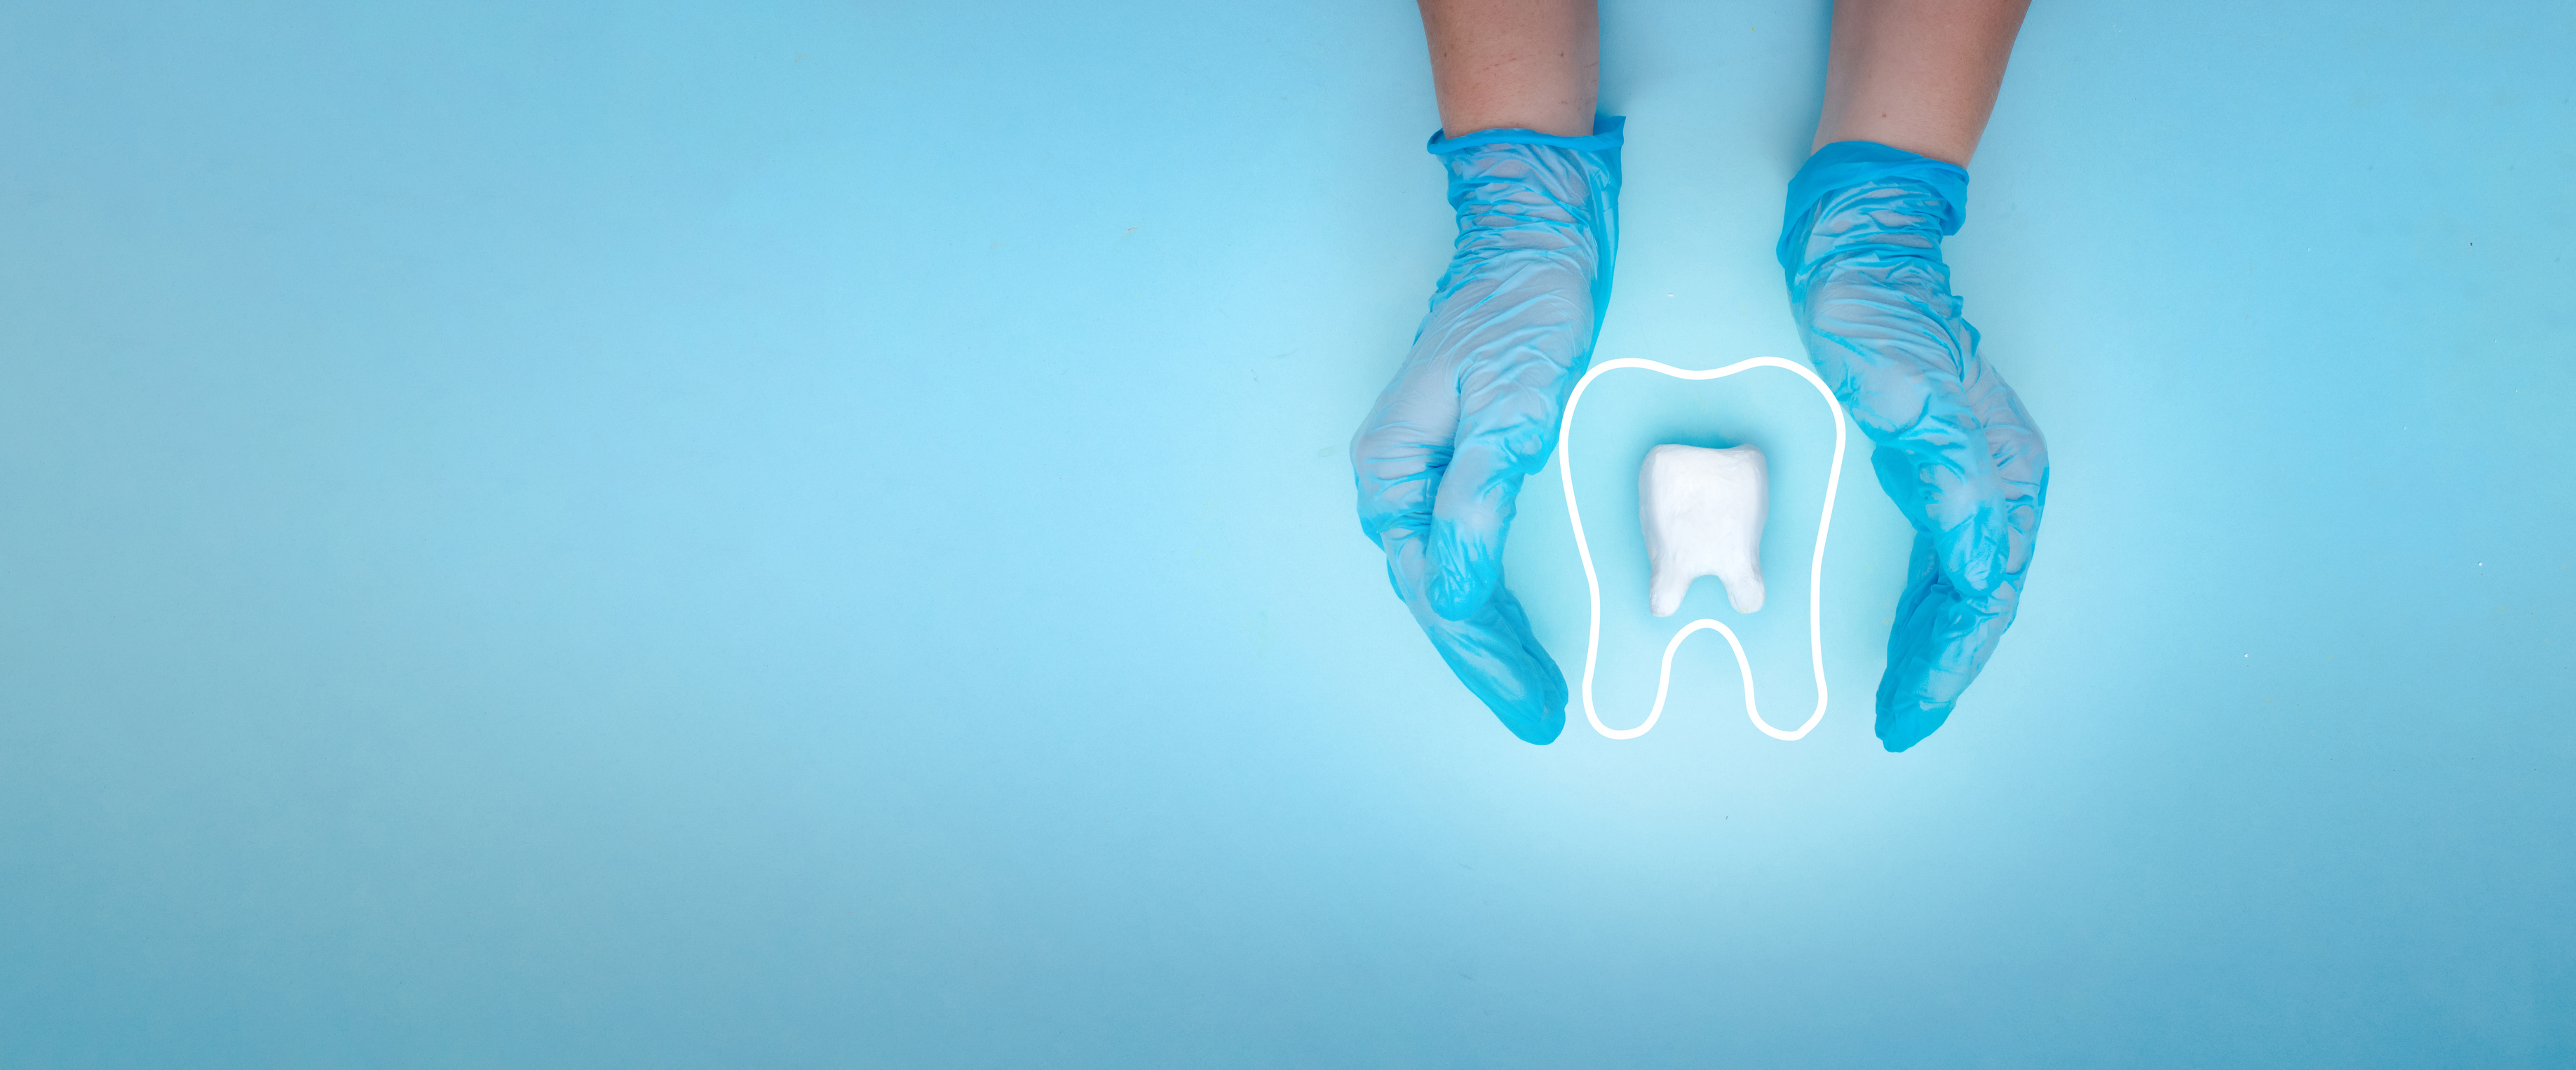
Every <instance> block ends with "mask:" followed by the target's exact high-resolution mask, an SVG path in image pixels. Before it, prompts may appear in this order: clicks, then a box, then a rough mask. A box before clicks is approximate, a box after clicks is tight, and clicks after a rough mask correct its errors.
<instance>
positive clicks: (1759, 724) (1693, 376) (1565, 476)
mask: <svg viewBox="0 0 2576 1070" xmlns="http://www.w3.org/2000/svg"><path fill="white" fill-rule="evenodd" d="M1621 368H1643V369H1645V370H1647V371H1651V372H1656V373H1659V374H1663V375H1669V376H1671V377H1673V378H1675V379H1683V380H1689V381H1693V382H1697V381H1701V380H1707V379H1723V378H1725V377H1727V376H1730V375H1733V374H1735V373H1737V372H1741V371H1749V370H1752V369H1754V368H1785V369H1787V370H1789V371H1792V372H1795V373H1797V375H1798V377H1799V378H1801V379H1804V380H1806V381H1807V385H1809V386H1813V387H1815V388H1816V393H1817V394H1819V395H1821V396H1823V397H1824V399H1825V405H1826V407H1828V408H1830V409H1832V410H1833V414H1834V463H1833V464H1832V466H1830V467H1828V468H1826V469H1825V508H1824V513H1823V515H1822V516H1820V517H1818V518H1817V520H1816V554H1815V557H1814V559H1813V560H1812V561H1811V562H1810V563H1809V564H1808V566H1807V652H1808V655H1809V658H1810V660H1811V661H1813V662H1814V664H1815V669H1816V712H1814V713H1812V714H1809V715H1808V716H1807V723H1805V724H1802V725H1799V726H1798V727H1797V728H1796V729H1795V730H1793V731H1787V732H1783V731H1781V730H1779V729H1777V728H1773V727H1771V722H1769V721H1765V720H1763V719H1762V711H1761V708H1760V707H1758V706H1756V705H1755V704H1754V699H1753V664H1752V662H1750V661H1748V660H1746V659H1745V657H1744V644H1743V643H1742V642H1741V641H1739V640H1737V639H1736V638H1735V632H1734V630H1733V629H1730V628H1728V627H1727V626H1726V625H1724V624H1720V623H1718V622H1717V621H1714V620H1710V619H1708V618H1706V617H1702V618H1700V619H1698V620H1695V621H1692V622H1690V623H1689V624H1686V625H1683V626H1682V630H1680V631H1678V632H1674V633H1673V639H1672V642H1669V643H1666V644H1664V664H1663V668H1662V669H1661V670H1660V671H1659V672H1658V674H1657V676H1656V679H1655V707H1654V709H1652V710H1649V711H1647V713H1646V721H1645V723H1644V724H1640V725H1638V726H1637V727H1635V728H1612V727H1610V726H1608V725H1605V724H1602V723H1601V715H1600V714H1599V713H1598V712H1596V711H1595V710H1594V709H1593V708H1592V672H1593V668H1594V666H1596V665H1597V664H1598V663H1599V660H1600V654H1601V577H1600V576H1599V575H1598V574H1597V573H1595V572H1594V571H1593V569H1592V546H1591V544H1590V543H1589V542H1588V541H1586V540H1585V539H1584V537H1583V511H1582V509H1581V508H1580V507H1578V506H1577V505H1576V504H1575V501H1574V408H1575V406H1576V405H1577V404H1578V403H1580V402H1581V401H1582V400H1583V391H1584V390H1585V389H1586V388H1589V387H1590V386H1591V385H1592V381H1593V380H1594V379H1598V378H1600V377H1601V376H1602V375H1603V374H1604V373H1606V372H1613V371H1617V370H1619V369H1621ZM1843 422H1844V416H1843V403H1842V402H1841V401H1839V400H1836V399H1835V398H1834V392H1833V391H1832V390H1830V389H1827V388H1826V386H1825V381H1824V380H1822V379H1819V378H1816V373H1814V372H1812V371H1809V370H1807V368H1806V367H1805V366H1804V365H1799V364H1792V363H1790V362H1788V361H1785V360H1782V359H1780V358H1778V357H1754V358H1753V359H1751V360H1740V361H1737V362H1735V363H1733V364H1729V365H1727V366H1725V367H1723V368H1713V369H1709V370H1707V371H1684V370H1682V369H1680V368H1676V367H1673V366H1672V365H1670V364H1665V363H1663V362H1661V361H1652V360H1645V359H1641V358H1638V357H1623V358H1621V359H1618V360H1613V361H1605V362H1603V363H1600V364H1596V365H1593V366H1592V370H1590V371H1587V372H1585V373H1583V378H1581V379H1579V380H1576V381H1575V384H1574V391H1573V392H1572V393H1570V394H1568V395H1566V398H1565V415H1564V417H1562V418H1561V419H1560V421H1559V422H1558V424H1557V432H1556V442H1557V461H1556V464H1557V475H1558V476H1559V477H1560V478H1561V479H1562V480H1563V481H1564V485H1565V519H1566V522H1567V523H1568V524H1570V525H1572V526H1573V528H1574V552H1575V554H1576V556H1578V557H1581V558H1582V559H1583V583H1584V586H1586V587H1589V588H1591V592H1592V626H1591V629H1590V631H1589V634H1588V635H1586V637H1585V638H1584V641H1583V717H1584V719H1585V720H1588V721H1590V722H1592V730H1593V731H1595V732H1599V733H1601V734H1602V735H1605V736H1608V737H1610V738H1612V739H1635V738H1637V737H1638V736H1642V735H1645V734H1646V733H1647V732H1648V731H1650V730H1652V729H1653V728H1654V727H1655V722H1656V721H1658V720H1660V719H1662V718H1663V716H1664V698H1665V696H1666V695H1667V694H1669V693H1670V692H1671V690H1672V686H1673V653H1674V652H1675V651H1678V650H1680V649H1681V646H1682V640H1684V639H1688V638H1690V636H1691V633H1693V632H1697V631H1702V630H1713V631H1715V632H1717V634H1719V635H1723V636H1725V637H1726V645H1727V646H1729V647H1732V648H1734V650H1735V668H1736V671H1737V672H1738V673H1739V674H1741V676H1742V678H1743V680H1744V715H1745V716H1746V717H1749V718H1751V719H1752V721H1753V727H1755V728H1759V729H1761V730H1762V732H1763V734H1764V735H1767V736H1770V737H1771V738H1773V739H1788V740H1794V739H1800V738H1803V737H1805V736H1806V734H1807V733H1808V732H1810V731H1813V730H1814V729H1815V727H1816V725H1817V723H1818V722H1821V721H1823V720H1824V719H1825V642H1824V619H1825V618H1824V612H1825V606H1824V602H1825V599H1824V595H1825V535H1826V533H1827V532H1829V531H1831V530H1832V528H1833V524H1834V492H1835V491H1836V490H1838V489H1840V488H1841V486H1842V477H1843V446H1844V444H1845V441H1846V439H1847V438H1848V433H1847V432H1846V431H1845V430H1844V428H1843Z"/></svg>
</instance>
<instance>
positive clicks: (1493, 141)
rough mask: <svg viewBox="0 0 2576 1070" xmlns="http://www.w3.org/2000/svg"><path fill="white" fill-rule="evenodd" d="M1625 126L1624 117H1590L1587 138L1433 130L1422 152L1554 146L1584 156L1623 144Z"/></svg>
mask: <svg viewBox="0 0 2576 1070" xmlns="http://www.w3.org/2000/svg"><path fill="white" fill-rule="evenodd" d="M1627 126H1628V117H1627V116H1624V115H1595V116H1593V117H1592V133H1591V134H1590V135H1589V136H1586V137H1564V136H1561V135H1557V134H1542V133H1539V132H1538V131H1536V130H1523V129H1520V128H1518V127H1512V128H1509V129H1498V130H1479V131H1476V132H1475V133H1472V134H1463V135H1460V136H1458V137H1443V136H1442V134H1443V131H1439V130H1434V131H1432V132H1431V141H1430V143H1429V144H1426V145H1424V146H1423V148H1425V149H1428V150H1430V152H1431V154H1432V155H1434V156H1446V155H1448V154H1449V153H1453V152H1456V151H1458V150H1460V149H1468V148H1474V147H1475V146H1478V145H1555V146H1557V147H1559V148H1567V149H1574V150H1577V151H1583V152H1599V151H1601V150H1604V149H1615V148H1618V147H1619V146H1620V145H1622V144H1625V143H1626V142H1627V135H1626V133H1625V130H1626V129H1627Z"/></svg>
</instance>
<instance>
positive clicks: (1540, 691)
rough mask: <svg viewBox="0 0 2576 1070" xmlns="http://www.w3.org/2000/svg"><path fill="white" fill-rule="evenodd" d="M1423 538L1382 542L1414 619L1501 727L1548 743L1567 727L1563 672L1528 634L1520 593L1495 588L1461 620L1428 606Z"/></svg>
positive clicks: (1402, 537)
mask: <svg viewBox="0 0 2576 1070" xmlns="http://www.w3.org/2000/svg"><path fill="white" fill-rule="evenodd" d="M1423 543H1424V540H1422V539H1420V538H1416V537H1412V536H1409V535H1402V534H1392V533H1391V534H1390V535H1389V537H1388V539H1387V542H1386V555H1387V574H1388V577H1389V578H1390V579H1392V580H1394V582H1395V587H1396V593H1397V594H1399V595H1401V596H1403V598H1404V604H1405V606H1406V607H1408V608H1409V609H1411V610H1412V611H1413V620H1414V623H1416V624H1418V625H1420V626H1421V627H1422V632H1423V634H1424V635H1426V636H1429V637H1430V639H1431V646H1432V649H1434V650H1437V651H1439V652H1440V660H1442V661H1444V662H1447V663H1448V664H1449V671H1450V672H1452V673H1455V674H1457V676H1458V682H1459V683H1462V684H1465V685H1467V690H1468V691H1469V692H1471V693H1473V694H1474V695H1475V696H1476V697H1477V698H1478V699H1480V700H1482V701H1483V702H1484V703H1485V708H1486V709H1489V710H1492V711H1493V714H1494V717H1495V718H1496V719H1498V720H1500V721H1502V722H1503V727H1505V728H1507V729H1510V730H1511V733H1512V734H1513V735H1515V736H1518V737H1520V738H1521V739H1523V740H1525V741H1527V742H1530V743H1536V744H1546V743H1549V742H1553V741H1554V740H1555V739H1556V737H1557V735H1558V734H1559V733H1562V732H1564V731H1565V699H1566V687H1565V674H1564V673H1563V672H1562V671H1560V670H1558V668H1557V666H1556V659H1555V658H1553V657H1551V656H1549V655H1548V652H1547V649H1546V648H1545V647H1542V646H1540V645H1539V642H1538V637H1537V636H1536V635H1534V634H1532V633H1531V631H1530V625H1529V617H1528V616H1527V615H1526V614H1524V613H1523V612H1522V611H1521V604H1520V600H1519V599H1517V598H1514V597H1512V593H1511V592H1510V591H1508V590H1497V591H1496V592H1495V593H1494V595H1493V597H1491V598H1488V599H1486V600H1485V603H1484V605H1482V606H1480V607H1478V608H1477V610H1476V611H1475V612H1474V613H1472V614H1469V615H1468V616H1466V617H1465V618H1463V619H1457V620H1452V619H1450V618H1448V617H1444V616H1442V615H1440V614H1439V613H1437V612H1434V611H1432V610H1431V609H1430V608H1429V606H1430V599H1429V597H1428V595H1427V594H1426V592H1425V591H1424V589H1423V588H1424V584H1425V583H1426V582H1427V580H1428V578H1429V576H1430V574H1431V568H1430V564H1429V561H1428V560H1427V558H1426V557H1425V555H1424V552H1423V551H1424V545H1423Z"/></svg>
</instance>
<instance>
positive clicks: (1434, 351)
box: [1351, 118, 1621, 743]
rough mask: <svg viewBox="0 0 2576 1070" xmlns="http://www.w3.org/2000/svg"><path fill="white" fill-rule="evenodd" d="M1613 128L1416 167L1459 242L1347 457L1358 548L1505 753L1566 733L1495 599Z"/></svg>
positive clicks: (1513, 616) (1596, 214) (1570, 337)
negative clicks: (1431, 178) (1496, 733)
mask: <svg viewBox="0 0 2576 1070" xmlns="http://www.w3.org/2000/svg"><path fill="white" fill-rule="evenodd" d="M1620 125H1621V120H1619V119H1616V118H1609V119H1604V120H1602V121H1601V122H1600V124H1599V125H1598V126H1596V128H1595V130H1594V132H1593V134H1592V135H1591V136H1590V137H1584V138H1566V137H1554V136H1551V135H1546V134H1538V133H1534V132H1532V131H1527V130H1487V131H1481V132H1478V133H1475V134H1470V135H1467V136H1465V137H1461V138H1456V139H1451V140H1446V141H1443V140H1441V139H1439V138H1437V137H1435V138H1434V139H1433V141H1432V145H1431V151H1432V152H1434V153H1437V154H1439V155H1440V157H1441V160H1442V162H1443V163H1444V164H1446V165H1447V167H1448V170H1449V203H1450V205H1451V206H1452V207H1454V208H1455V209H1456V210H1457V213H1458V242H1457V247H1456V251H1455V252H1454V253H1453V254H1452V256H1451V259H1450V262H1449V270H1448V271H1447V272H1446V273H1445V274H1443V275H1442V276H1441V278H1440V284H1439V288H1438V291H1437V292H1436V293H1435V294H1434V295H1433V297H1432V299H1431V309H1430V312H1429V314H1428V315H1426V316H1424V317H1423V320H1422V328H1421V330H1420V331H1418V332H1417V333H1416V334H1415V336H1414V342H1413V349H1412V351H1411V352H1410V353H1408V354H1406V356H1405V359H1404V363H1403V365H1402V366H1401V367H1399V368H1398V369H1397V370H1396V374H1395V381H1394V382H1393V383H1391V384H1389V385H1388V386H1387V388H1386V391H1385V393H1383V394H1381V395H1379V397H1378V400H1377V405H1376V406H1375V407H1374V408H1372V409H1371V410H1370V411H1369V415H1368V418H1367V419H1366V420H1365V421H1363V422H1362V423H1361V425H1360V429H1359V433H1358V434H1357V435H1356V436H1355V437H1354V438H1353V439H1352V441H1351V467H1352V473H1353V475H1354V477H1355V479H1356V481H1357V483H1358V489H1359V514H1360V530H1361V531H1363V532H1365V533H1366V534H1367V535H1368V537H1369V539H1370V540H1371V541H1373V542H1375V543H1376V544H1377V545H1378V547H1379V548H1380V549H1381V550H1383V551H1385V553H1386V568H1387V578H1388V580H1389V581H1391V582H1392V583H1393V584H1394V586H1395V593H1396V596H1397V597H1399V598H1402V599H1403V600H1404V604H1405V606H1406V608H1408V609H1410V610H1412V612H1413V619H1414V621H1415V622H1416V623H1417V624H1420V625H1421V627H1422V630H1423V633H1424V634H1425V635H1428V636H1429V637H1430V638H1431V645H1432V647H1433V648H1434V649H1436V650H1438V651H1439V652H1440V657H1441V659H1442V660H1444V661H1446V662H1448V663H1449V668H1450V670H1451V671H1452V672H1455V673H1457V674H1458V679H1459V682H1461V683H1464V684H1466V685H1467V689H1468V690H1469V691H1471V692H1474V693H1475V695H1476V697H1477V698H1479V699H1482V700H1484V703H1485V705H1486V706H1487V707H1488V708H1490V709H1492V710H1493V712H1494V716H1496V717H1498V718H1500V719H1501V720H1502V722H1503V725H1504V727H1506V728H1509V729H1511V732H1512V734H1513V735H1516V736H1519V737H1520V738H1521V739H1524V740H1527V741H1529V742H1531V743H1547V742H1550V741H1552V740H1554V739H1555V738H1556V737H1557V734H1558V733H1560V732H1562V731H1564V730H1565V700H1566V686H1565V674H1564V673H1562V672H1560V671H1558V669H1557V666H1556V660H1555V659H1554V658H1552V657H1550V656H1549V655H1548V653H1547V651H1546V649H1544V648H1543V647H1541V646H1540V645H1539V642H1538V638H1537V637H1536V636H1534V635H1532V634H1531V632H1530V626H1529V618H1528V617H1527V616H1526V615H1525V614H1523V613H1522V612H1521V605H1520V600H1519V599H1517V598H1514V597H1513V596H1512V593H1511V591H1510V590H1509V589H1508V588H1506V587H1505V586H1504V584H1503V540H1504V537H1505V536H1506V535H1508V534H1509V533H1510V530H1511V522H1512V514H1513V511H1514V507H1515V501H1516V499H1517V498H1518V496H1519V493H1520V486H1521V481H1522V480H1523V479H1524V478H1526V477H1528V476H1529V475H1531V474H1532V473H1535V472H1537V471H1538V470H1539V469H1540V468H1541V467H1543V466H1545V465H1546V464H1547V458H1548V455H1549V454H1550V453H1552V452H1554V451H1555V449H1556V433H1557V417H1558V414H1559V413H1561V412H1562V411H1563V410H1564V406H1565V395H1566V393H1567V392H1568V391H1570V390H1572V389H1573V388H1574V383H1575V380H1576V379H1578V378H1580V377H1581V376H1582V374H1583V370H1584V368H1585V366H1586V365H1587V364H1588V363H1589V362H1590V360H1591V356H1592V343H1593V339H1594V338H1595V337H1596V336H1597V335H1598V334H1599V333H1600V316H1601V311H1602V309H1603V308H1604V307H1605V306H1606V305H1607V304H1608V302H1609V297H1610V269H1611V264H1612V261H1613V259H1614V257H1615V254H1616V241H1617V224H1616V204H1617V197H1618V189H1619V153H1618V147H1619V144H1620Z"/></svg>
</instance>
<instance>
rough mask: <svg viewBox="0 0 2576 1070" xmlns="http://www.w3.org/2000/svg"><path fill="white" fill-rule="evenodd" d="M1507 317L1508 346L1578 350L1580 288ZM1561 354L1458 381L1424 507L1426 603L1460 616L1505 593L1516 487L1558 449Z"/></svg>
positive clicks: (1567, 383) (1563, 385)
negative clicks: (1512, 329) (1446, 448)
mask: <svg viewBox="0 0 2576 1070" xmlns="http://www.w3.org/2000/svg"><path fill="white" fill-rule="evenodd" d="M1532 303H1533V304H1540V303H1543V304H1544V305H1546V306H1547V307H1545V308H1540V309H1524V310H1523V312H1522V314H1521V315H1519V316H1517V317H1515V319H1516V320H1518V322H1519V323H1520V324H1521V327H1520V328H1519V329H1518V331H1517V332H1516V335H1517V336H1516V337H1515V338H1514V339H1512V343H1513V344H1517V345H1523V346H1527V347H1529V348H1530V349H1531V350H1533V351H1534V353H1536V354H1546V355H1549V356H1551V357H1553V355H1555V354H1570V353H1576V352H1579V351H1580V350H1579V348H1578V347H1576V346H1573V345H1569V344H1567V343H1566V340H1565V338H1564V337H1562V336H1564V335H1568V334H1571V333H1573V332H1576V331H1589V330H1590V329H1591V312H1590V309H1589V307H1588V304H1587V302H1585V301H1584V300H1583V298H1582V295H1581V292H1580V291H1576V292H1574V293H1572V294H1568V293H1565V292H1562V291H1558V292H1552V293H1550V294H1548V295H1547V296H1546V297H1544V298H1543V299H1541V300H1540V301H1537V302H1532ZM1566 359H1567V358H1565V357H1554V359H1544V358H1539V357H1533V359H1525V360H1512V361H1498V362H1494V363H1490V364H1479V365H1477V366H1475V367H1474V368H1473V369H1471V371H1470V372H1469V374H1468V375H1467V376H1466V378H1465V381H1463V382H1461V383H1460V384H1459V388H1460V389H1459V401H1458V438H1457V445H1456V449H1455V450H1454V452H1453V454H1452V456H1451V457H1450V461H1449V470H1448V472H1447V473H1446V474H1445V475H1444V476H1443V477H1442V478H1441V481H1440V492H1439V494H1438V496H1437V498H1436V499H1435V500H1434V502H1433V504H1432V512H1431V545H1430V548H1429V552H1430V555H1431V563H1432V566H1433V571H1432V575H1431V582H1430V595H1431V605H1432V608H1433V609H1434V610H1436V611H1437V612H1438V613H1439V614H1440V615H1441V616H1443V617H1447V618H1449V619H1451V620H1461V619H1464V618H1466V617H1467V616H1469V615H1470V614H1473V613H1475V612H1476V611H1477V609H1478V608H1479V607H1481V606H1483V605H1484V604H1485V602H1486V600H1487V599H1489V598H1492V597H1494V595H1495V593H1496V592H1498V591H1500V590H1502V589H1503V541H1504V539H1505V538H1506V537H1507V536H1509V535H1510V533H1511V526H1512V516H1513V514H1514V513H1515V512H1516V511H1517V508H1518V503H1519V499H1520V490H1521V481H1522V480H1524V479H1527V478H1528V477H1529V476H1530V474H1531V473H1534V472H1536V471H1538V470H1539V469H1540V468H1541V467H1544V466H1545V465H1546V464H1547V456H1548V454H1549V453H1551V452H1553V451H1554V450H1555V449H1556V432H1557V416H1558V414H1559V413H1560V412H1562V411H1563V408H1564V399H1565V392H1566V390H1567V389H1569V388H1570V387H1571V386H1572V385H1573V380H1574V369H1573V366H1572V365H1571V364H1570V363H1565V362H1563V361H1565V360H1566Z"/></svg>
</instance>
